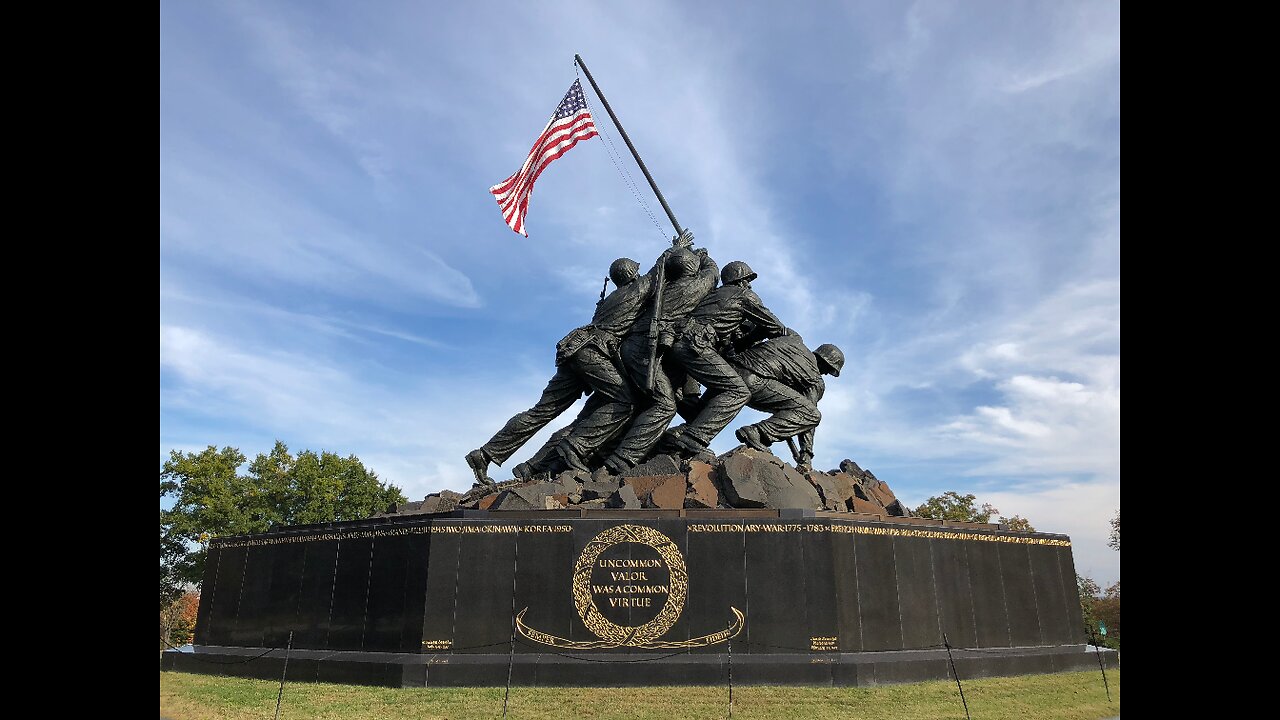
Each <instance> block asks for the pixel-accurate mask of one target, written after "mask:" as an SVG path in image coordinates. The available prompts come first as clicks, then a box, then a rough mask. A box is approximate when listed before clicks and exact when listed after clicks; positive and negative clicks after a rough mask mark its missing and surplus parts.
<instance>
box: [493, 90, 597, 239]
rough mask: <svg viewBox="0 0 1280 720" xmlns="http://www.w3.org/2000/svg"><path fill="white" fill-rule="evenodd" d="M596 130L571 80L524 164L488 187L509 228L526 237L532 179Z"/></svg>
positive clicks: (587, 138) (592, 134) (585, 102)
mask: <svg viewBox="0 0 1280 720" xmlns="http://www.w3.org/2000/svg"><path fill="white" fill-rule="evenodd" d="M598 134H599V133H597V132H596V124H595V122H594V121H593V120H592V119H591V113H590V112H589V111H588V110H587V99H586V98H585V97H583V95H582V83H581V82H580V81H578V80H574V81H573V84H572V85H570V86H569V92H567V93H565V94H564V99H563V100H561V101H560V105H559V106H558V107H556V112H555V114H554V115H552V116H551V121H550V122H548V123H547V127H546V128H544V129H543V131H542V134H541V135H539V136H538V140H537V142H535V143H534V144H533V149H532V150H530V151H529V157H527V158H525V161H524V166H523V167H521V168H520V170H519V171H518V172H517V173H516V174H515V175H512V176H511V177H509V178H507V179H506V180H503V181H502V182H500V183H498V184H497V185H494V186H493V187H491V188H489V192H491V193H493V195H494V197H496V198H497V199H498V207H499V208H501V209H502V219H503V220H505V221H506V222H507V225H508V226H510V227H511V229H512V230H515V231H516V232H518V233H520V234H521V235H524V236H525V237H529V233H527V232H525V231H524V216H525V215H526V214H527V213H528V212H529V195H530V194H532V193H533V183H535V182H536V181H537V180H538V176H539V175H541V174H542V171H543V170H545V169H546V168H547V166H548V165H550V164H551V161H552V160H555V159H556V158H559V157H560V156H561V155H564V154H565V153H567V152H569V148H571V147H573V146H574V145H577V144H578V141H580V140H589V139H591V138H593V137H595V136H596V135H598Z"/></svg>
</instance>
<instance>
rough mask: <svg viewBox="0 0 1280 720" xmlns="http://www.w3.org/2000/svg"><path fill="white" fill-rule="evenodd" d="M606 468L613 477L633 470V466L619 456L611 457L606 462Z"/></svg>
mask: <svg viewBox="0 0 1280 720" xmlns="http://www.w3.org/2000/svg"><path fill="white" fill-rule="evenodd" d="M604 466H605V469H607V470H608V471H609V474H611V475H621V474H622V473H624V472H626V471H628V470H630V469H631V464H630V463H628V462H627V461H626V460H623V459H622V458H620V457H618V456H617V455H610V456H609V458H608V459H607V460H605V461H604Z"/></svg>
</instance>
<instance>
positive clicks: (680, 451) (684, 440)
mask: <svg viewBox="0 0 1280 720" xmlns="http://www.w3.org/2000/svg"><path fill="white" fill-rule="evenodd" d="M673 444H674V446H675V448H674V454H676V455H679V456H680V457H682V458H686V459H688V458H693V457H697V456H699V455H701V454H702V453H704V452H706V451H707V446H706V445H705V444H703V442H702V441H701V440H699V439H697V438H695V437H692V436H690V435H689V434H687V433H681V434H680V435H678V436H677V437H676V438H675V440H674V441H673Z"/></svg>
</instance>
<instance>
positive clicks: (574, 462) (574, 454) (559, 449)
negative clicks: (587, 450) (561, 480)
mask: <svg viewBox="0 0 1280 720" xmlns="http://www.w3.org/2000/svg"><path fill="white" fill-rule="evenodd" d="M556 455H559V456H560V459H561V460H563V461H564V464H565V465H567V466H569V469H570V470H579V471H581V472H585V473H589V472H591V469H590V468H588V467H587V464H586V463H585V462H583V461H582V456H581V455H580V454H578V449H577V448H575V447H574V446H573V444H572V443H570V442H569V441H568V440H562V441H561V442H560V444H559V445H556Z"/></svg>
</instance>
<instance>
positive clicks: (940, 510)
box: [914, 490, 1000, 523]
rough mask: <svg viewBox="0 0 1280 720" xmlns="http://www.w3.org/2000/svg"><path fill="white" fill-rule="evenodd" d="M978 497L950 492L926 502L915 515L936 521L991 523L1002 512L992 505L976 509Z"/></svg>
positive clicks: (984, 505) (917, 509) (985, 504)
mask: <svg viewBox="0 0 1280 720" xmlns="http://www.w3.org/2000/svg"><path fill="white" fill-rule="evenodd" d="M975 500H977V497H976V496H974V495H972V494H970V495H961V494H960V493H958V492H956V491H955V490H948V491H946V492H944V493H943V494H941V495H934V496H933V497H931V498H929V499H928V500H926V501H925V502H924V504H923V505H921V506H920V507H918V508H916V509H915V510H914V513H915V515H916V516H918V517H925V518H933V519H934V520H960V521H963V522H979V523H984V522H991V516H992V515H994V514H997V513H999V512H1000V511H999V510H997V509H995V508H994V507H992V506H991V504H990V503H983V504H982V507H975V506H974V504H973V503H974V501H975Z"/></svg>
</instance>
